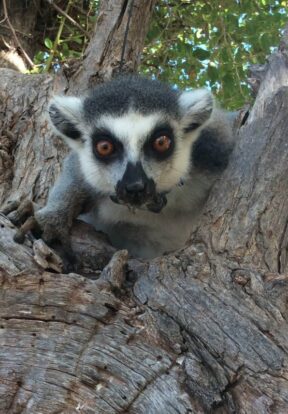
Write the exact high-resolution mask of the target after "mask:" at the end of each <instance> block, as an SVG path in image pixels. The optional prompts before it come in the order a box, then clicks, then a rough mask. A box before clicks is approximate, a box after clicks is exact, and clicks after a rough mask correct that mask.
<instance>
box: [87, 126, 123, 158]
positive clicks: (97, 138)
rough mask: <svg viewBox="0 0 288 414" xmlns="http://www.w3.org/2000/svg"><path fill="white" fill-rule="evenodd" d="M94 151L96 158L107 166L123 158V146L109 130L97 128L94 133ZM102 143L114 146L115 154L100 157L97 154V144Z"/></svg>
mask: <svg viewBox="0 0 288 414" xmlns="http://www.w3.org/2000/svg"><path fill="white" fill-rule="evenodd" d="M91 138H92V150H93V154H94V155H95V157H96V158H97V159H98V160H99V161H102V162H103V163H105V164H108V163H110V162H113V161H116V160H117V159H121V158H122V156H123V144H122V143H121V142H120V141H119V140H118V139H117V138H116V137H115V136H114V135H113V134H112V133H111V132H110V131H108V130H107V129H104V128H97V129H95V130H94V131H93V133H92V136H91ZM101 141H103V142H108V143H110V144H112V145H113V148H114V149H113V152H112V153H111V154H109V155H107V156H99V153H98V152H97V146H98V145H97V144H99V143H100V142H101Z"/></svg>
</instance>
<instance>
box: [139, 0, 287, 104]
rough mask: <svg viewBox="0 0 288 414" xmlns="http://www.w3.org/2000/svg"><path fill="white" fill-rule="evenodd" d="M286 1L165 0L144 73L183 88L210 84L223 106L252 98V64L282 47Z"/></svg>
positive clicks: (156, 17) (156, 18) (157, 9)
mask: <svg viewBox="0 0 288 414" xmlns="http://www.w3.org/2000/svg"><path fill="white" fill-rule="evenodd" d="M287 4H288V2H287V1H277V0H221V1H219V0H198V1H197V0H196V1H193V0H192V1H185V0H182V1H177V0H176V1H173V0H161V1H159V3H158V6H157V7H155V13H154V19H153V20H152V24H151V29H150V32H149V35H148V39H147V45H146V48H145V50H144V54H143V60H142V66H141V71H142V73H144V74H146V75H148V76H151V75H153V76H155V77H157V78H159V79H162V80H165V81H169V82H170V83H171V82H172V83H174V84H176V85H178V86H179V87H181V88H187V87H195V86H198V87H199V86H208V87H210V88H211V89H212V91H213V92H214V94H216V95H217V96H218V99H220V101H222V103H223V105H224V106H226V107H229V108H237V107H240V106H241V105H242V104H243V103H244V102H245V101H247V100H249V98H250V96H249V87H248V85H247V83H246V82H245V79H246V78H247V68H248V64H251V63H264V62H265V57H266V56H267V55H268V54H270V52H271V48H273V47H275V46H277V45H278V44H279V34H280V29H281V28H283V26H284V24H285V23H286V22H287V14H286V10H285V9H286V8H287Z"/></svg>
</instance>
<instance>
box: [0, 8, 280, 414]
mask: <svg viewBox="0 0 288 414" xmlns="http://www.w3.org/2000/svg"><path fill="white" fill-rule="evenodd" d="M148 3H149V4H148ZM129 4H130V2H127V1H120V0H118V1H113V2H112V1H111V2H110V1H107V2H103V3H102V6H101V11H100V15H99V20H98V24H97V26H96V29H95V33H94V36H93V39H92V43H91V44H90V47H89V49H88V50H87V55H86V58H85V59H84V62H83V65H82V67H80V69H76V70H74V68H73V71H72V72H73V73H71V74H70V78H69V79H68V80H67V81H66V80H65V79H64V78H63V77H62V78H56V79H53V78H52V77H51V76H46V75H45V76H44V75H39V76H25V75H20V74H17V73H15V72H12V71H7V70H2V74H1V77H2V79H3V80H4V81H3V82H2V83H1V86H0V88H1V90H0V102H1V111H0V113H1V118H0V119H1V130H2V138H1V140H2V144H1V152H0V156H1V165H0V168H1V194H0V195H1V199H2V201H4V200H7V199H13V198H16V197H19V195H20V194H21V195H22V193H25V194H24V195H25V196H29V197H32V198H33V199H34V200H36V201H38V202H41V201H42V202H43V201H44V200H45V198H46V195H47V191H48V188H50V186H51V183H52V182H53V181H54V179H55V177H56V175H58V173H59V169H60V164H61V160H62V157H63V154H64V152H65V151H64V148H63V147H62V145H61V144H60V143H59V141H58V140H56V139H55V138H54V139H52V136H51V132H49V130H48V126H47V121H46V118H45V114H44V108H45V105H46V103H47V100H48V99H49V97H50V95H51V94H52V92H53V91H55V90H56V91H57V92H59V91H61V90H62V91H64V90H66V89H67V88H68V92H69V93H70V92H71V93H72V92H73V93H75V92H78V91H79V90H80V88H81V90H82V89H84V90H86V89H88V88H89V87H90V86H91V85H92V84H94V83H97V82H98V81H101V80H103V79H104V78H105V77H106V76H105V74H106V73H107V74H108V75H109V76H110V75H111V74H113V72H114V70H115V68H117V65H118V64H119V56H120V55H121V50H122V41H121V39H122V40H123V36H124V31H125V27H126V23H127V16H128V11H129V10H128V8H129ZM152 6H153V1H152V0H151V1H149V2H148V1H147V2H142V1H140V0H139V1H137V0H135V2H134V8H133V15H132V20H131V31H130V35H129V40H128V47H127V48H126V56H127V59H126V62H128V63H127V65H128V67H129V68H130V67H131V68H135V67H136V65H137V62H138V60H139V54H140V51H141V49H142V46H143V39H144V35H145V28H146V27H147V23H148V19H149V15H150V13H151V8H152ZM144 11H145V13H146V14H145V13H144ZM109 13H110V14H109ZM144 14H145V16H146V17H145V28H142V29H141V32H139V33H138V32H137V27H138V26H139V23H137V22H139V20H138V19H140V16H144ZM134 24H136V25H137V27H136V26H134ZM102 25H103V26H102ZM137 33H138V34H137ZM132 34H133V36H132ZM136 34H137V36H136ZM139 36H140V37H139ZM283 39H285V37H284V38H283ZM94 42H95V43H94ZM93 44H96V45H97V47H95V49H94V47H93ZM287 55H288V53H287V44H285V41H284V40H283V42H282V44H281V48H280V49H279V51H278V52H276V53H274V54H273V55H272V56H271V57H270V58H269V61H268V62H267V64H266V65H265V68H264V69H263V70H262V71H260V72H259V71H258V72H257V74H259V73H261V79H258V77H257V78H256V72H255V75H254V79H252V81H254V85H256V84H257V85H258V87H257V89H259V90H258V95H257V98H256V102H255V104H254V106H253V109H252V110H251V113H250V115H249V117H248V120H247V122H246V123H245V125H244V126H242V127H241V128H240V130H239V134H238V139H237V145H236V148H235V151H234V154H233V157H232V160H231V162H230V165H229V167H228V169H227V170H226V172H225V173H224V174H223V177H222V179H221V180H220V181H219V182H218V183H217V184H216V185H215V187H214V188H213V190H212V193H211V196H210V198H209V200H208V203H207V206H206V209H205V211H204V213H203V217H202V218H201V220H200V223H201V226H200V225H199V228H198V229H197V230H196V231H195V232H194V234H193V235H192V237H191V241H190V242H189V246H188V247H187V248H185V249H183V250H182V251H180V252H177V253H176V254H174V255H167V256H164V257H161V258H158V259H155V260H152V261H150V262H147V261H140V260H128V258H127V252H125V251H119V252H116V253H114V250H113V249H112V248H110V250H109V247H108V246H107V245H106V244H105V241H103V242H102V243H103V245H102V247H101V248H102V250H103V249H104V250H105V249H106V250H105V252H106V256H107V258H106V260H104V262H105V263H106V262H107V261H108V258H109V257H111V255H112V254H113V253H114V255H113V257H112V259H111V260H110V262H109V263H108V264H107V265H106V267H105V268H104V269H103V271H102V272H96V271H95V266H96V268H97V269H98V268H103V265H104V262H103V263H102V265H101V264H99V263H98V264H97V265H95V264H94V262H93V260H95V259H94V258H95V245H96V246H99V243H100V241H99V237H98V236H95V234H94V233H93V232H91V233H89V234H88V235H87V236H86V233H87V227H86V228H85V230H83V227H81V225H79V224H77V226H78V227H77V226H76V227H75V229H74V233H73V241H74V247H75V250H76V251H77V252H79V254H80V255H81V251H82V255H83V256H84V254H83V245H84V243H86V245H85V249H84V250H85V255H86V259H87V257H90V259H91V260H90V261H89V260H88V264H87V268H88V270H87V273H89V277H83V276H80V275H78V274H69V275H67V274H61V273H60V274H59V273H57V266H58V265H57V263H56V264H55V266H54V272H53V273H52V272H51V271H47V270H45V269H51V268H52V265H51V261H50V263H48V262H49V260H48V259H49V258H50V260H51V254H50V253H49V252H48V253H47V252H46V256H45V258H44V259H45V260H46V259H47V260H46V261H45V260H44V259H43V256H41V254H40V253H39V249H40V250H41V249H42V248H43V246H42V247H41V245H39V243H38V244H37V243H34V246H33V248H34V253H33V250H32V246H31V244H32V243H31V242H30V241H29V240H27V242H26V244H24V245H16V244H15V243H14V242H13V240H12V236H13V234H14V233H15V229H14V227H13V226H12V225H11V224H10V222H9V220H8V219H7V218H5V217H4V216H1V224H0V225H1V232H0V269H1V273H0V275H1V284H0V286H1V290H0V294H1V301H0V317H1V322H0V346H1V352H0V413H1V414H2V413H3V414H4V413H5V414H6V413H7V414H16V413H20V412H21V413H27V414H28V413H29V414H31V413H32V414H34V413H35V414H40V413H43V414H56V413H66V414H71V413H72V414H73V413H75V414H76V413H82V414H86V413H87V414H92V413H97V414H98V413H99V414H102V413H103V414H104V413H105V414H106V413H107V414H113V413H130V414H132V413H134V414H142V413H143V414H146V413H149V414H154V413H155V414H156V413H157V414H159V413H169V414H170V413H171V414H172V413H173V414H174V413H181V414H182V413H183V414H184V413H205V414H206V413H209V412H213V413H249V414H250V413H277V414H279V413H283V414H284V413H285V414H286V413H287V412H288V371H287V364H288V361H287V352H288V341H287V339H288V329H287V328H288V326H287V318H288V312H287V300H288V294H287V283H288V276H287V266H288V264H287V240H288V230H287V223H288V211H287V208H286V205H287V198H288V180H287V175H288V144H287V140H286V131H287V130H288V118H287V111H288V88H287V86H288V67H287ZM90 59H91V60H90ZM129 62H130V63H129ZM257 76H258V75H257ZM252 81H251V82H252ZM259 84H260V86H259ZM4 114H5V119H4ZM23 154H25V156H23ZM83 234H84V236H83ZM95 240H96V242H95V243H96V244H94V241H95ZM81 248H82V250H81ZM93 249H94V250H93ZM100 250H101V249H100ZM42 251H43V250H42ZM99 254H100V253H99ZM44 255H45V252H44ZM49 255H50V256H49ZM100 255H101V254H100ZM41 257H42V259H41ZM41 260H42V261H41ZM89 269H90V270H89Z"/></svg>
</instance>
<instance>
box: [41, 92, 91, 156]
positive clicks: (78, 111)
mask: <svg viewBox="0 0 288 414" xmlns="http://www.w3.org/2000/svg"><path fill="white" fill-rule="evenodd" d="M82 110H83V104H82V100H81V99H79V98H76V97H73V96H55V97H54V98H53V99H52V100H51V102H50V105H49V108H48V112H49V116H50V119H51V122H52V124H53V126H54V128H55V129H56V132H57V133H58V134H60V135H61V136H62V137H63V138H64V139H65V141H66V142H67V144H68V145H69V146H70V147H72V148H75V146H76V147H79V144H80V143H81V132H80V128H79V124H80V122H81V119H82Z"/></svg>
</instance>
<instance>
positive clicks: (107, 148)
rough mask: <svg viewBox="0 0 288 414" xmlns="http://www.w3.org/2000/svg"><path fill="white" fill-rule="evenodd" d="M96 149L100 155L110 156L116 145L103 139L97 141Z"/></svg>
mask: <svg viewBox="0 0 288 414" xmlns="http://www.w3.org/2000/svg"><path fill="white" fill-rule="evenodd" d="M96 151H97V154H98V155H99V156H100V157H108V156H109V155H111V154H112V153H113V152H114V145H113V144H112V142H111V141H107V140H104V139H103V140H102V141H98V142H97V143H96Z"/></svg>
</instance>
